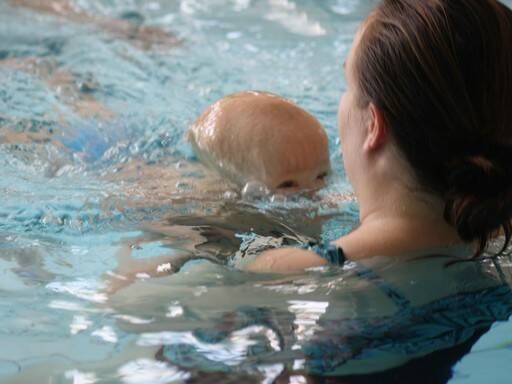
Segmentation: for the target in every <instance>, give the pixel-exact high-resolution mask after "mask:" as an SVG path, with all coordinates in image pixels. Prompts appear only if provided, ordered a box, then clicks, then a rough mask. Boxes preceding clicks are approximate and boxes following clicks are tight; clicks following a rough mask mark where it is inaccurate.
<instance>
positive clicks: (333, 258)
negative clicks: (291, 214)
mask: <svg viewBox="0 0 512 384" xmlns="http://www.w3.org/2000/svg"><path fill="white" fill-rule="evenodd" d="M303 248H304V249H307V250H309V251H312V252H314V253H316V254H317V255H318V256H320V257H321V258H322V259H325V260H327V261H328V262H329V264H332V265H336V266H342V265H343V264H345V262H346V261H347V258H346V256H345V253H344V252H343V249H342V248H340V247H337V246H335V245H332V244H331V243H329V242H325V241H322V242H317V241H309V242H308V243H306V244H305V245H304V246H303ZM356 274H357V276H358V277H360V278H362V279H365V280H367V281H369V282H371V283H373V284H374V285H375V286H377V287H378V288H379V289H380V290H381V291H382V292H384V294H385V295H386V296H387V297H388V298H389V299H390V300H391V301H393V303H394V304H395V305H396V306H397V307H398V308H399V309H400V310H403V309H406V308H408V307H410V305H411V302H410V301H409V299H407V298H406V297H405V296H404V295H402V294H401V293H400V291H399V290H397V289H395V288H394V287H393V286H392V285H391V284H389V283H387V282H386V281H384V280H383V279H382V278H381V277H380V276H378V275H377V274H376V273H375V272H374V271H373V270H371V269H370V268H367V267H363V266H362V265H361V264H359V263H357V270H356Z"/></svg>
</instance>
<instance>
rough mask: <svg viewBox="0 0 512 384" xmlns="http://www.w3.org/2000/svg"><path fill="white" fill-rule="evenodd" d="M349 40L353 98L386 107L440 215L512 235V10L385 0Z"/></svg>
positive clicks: (466, 0)
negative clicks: (441, 207)
mask: <svg viewBox="0 0 512 384" xmlns="http://www.w3.org/2000/svg"><path fill="white" fill-rule="evenodd" d="M363 28H364V29H363V32H362V37H361V40H360V43H359V45H358V47H357V49H356V55H355V64H354V68H355V69H356V73H355V74H356V77H357V79H358V82H359V88H360V95H359V99H360V100H359V101H360V102H361V103H363V104H367V103H369V102H372V103H374V104H375V105H376V106H377V107H378V108H379V109H380V110H381V111H382V113H383V114H384V116H385V119H386V122H387V124H388V126H389V129H390V130H391V133H392V135H393V137H394V139H395V140H396V143H397V146H398V148H399V150H400V151H401V152H402V154H403V155H404V156H405V158H406V159H407V161H408V162H409V164H410V165H411V166H412V168H413V170H414V171H415V174H416V177H417V179H418V180H419V182H420V183H421V184H422V186H423V187H425V188H427V189H428V190H430V191H431V192H433V193H436V194H438V195H439V196H441V197H442V198H444V201H445V219H446V220H447V221H448V222H449V223H451V224H452V225H454V226H455V227H456V229H457V231H458V233H459V236H460V237H461V238H462V239H463V240H465V241H468V242H471V241H477V242H478V244H479V247H478V251H477V255H480V254H481V253H482V252H483V251H484V250H485V248H486V247H487V245H488V242H489V240H490V239H491V238H492V237H493V236H495V235H496V234H497V233H499V231H500V230H501V231H503V233H504V235H505V243H504V246H503V249H502V252H503V250H504V249H505V248H506V247H507V245H508V243H509V242H510V239H511V236H512V227H511V216H512V157H511V155H512V151H511V149H512V11H511V10H510V9H508V8H507V7H506V6H504V5H503V4H501V3H500V2H498V1H496V0H384V1H382V2H381V3H380V4H379V6H377V8H376V9H375V10H374V11H373V13H372V14H371V15H370V17H369V19H368V20H367V22H366V24H365V25H364V27H363Z"/></svg>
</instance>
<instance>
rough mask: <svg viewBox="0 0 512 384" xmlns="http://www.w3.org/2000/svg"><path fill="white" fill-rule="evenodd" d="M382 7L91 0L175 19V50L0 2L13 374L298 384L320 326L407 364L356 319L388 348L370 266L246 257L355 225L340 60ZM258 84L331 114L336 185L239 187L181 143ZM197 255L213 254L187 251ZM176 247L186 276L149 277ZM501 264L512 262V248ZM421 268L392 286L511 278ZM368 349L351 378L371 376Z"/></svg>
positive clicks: (3, 232)
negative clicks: (132, 269)
mask: <svg viewBox="0 0 512 384" xmlns="http://www.w3.org/2000/svg"><path fill="white" fill-rule="evenodd" d="M375 3H376V2H375V1H370V0H368V1H362V0H350V1H348V0H343V1H341V0H340V1H338V0H336V1H335V0H328V1H322V2H311V3H309V4H304V3H302V2H293V1H290V0H268V1H251V0H232V1H229V0H214V1H197V0H181V1H175V2H166V1H152V2H143V1H130V2H121V1H117V0H116V1H98V2H91V1H83V0H76V1H75V2H74V4H75V5H76V6H78V7H79V8H81V9H82V10H85V11H87V12H90V13H92V14H96V15H100V16H98V17H99V18H100V19H101V20H105V19H107V18H117V17H119V16H123V15H124V18H125V19H127V18H132V19H134V18H135V19H137V20H143V22H144V23H145V25H151V26H156V27H159V28H163V29H164V30H166V31H173V32H174V33H175V34H176V35H177V36H178V38H179V39H181V43H180V45H178V46H176V47H167V48H166V47H165V46H164V47H162V46H149V45H148V44H146V43H147V42H145V43H144V44H141V42H140V41H138V40H137V39H136V38H135V39H133V38H128V37H126V36H123V35H122V34H119V31H116V32H115V33H114V32H113V31H112V28H113V27H110V28H105V27H104V25H103V24H104V23H102V22H101V20H100V22H97V23H96V24H94V23H92V24H91V23H82V22H80V21H79V22H77V21H76V20H75V21H63V20H62V19H61V18H58V17H54V16H51V15H48V14H44V13H39V14H38V13H35V12H31V11H29V10H26V9H20V8H14V7H11V6H10V5H9V2H2V3H0V59H1V60H2V62H1V63H0V164H1V167H2V171H1V172H2V175H1V176H2V177H1V178H0V190H1V192H2V201H1V202H0V239H1V240H0V274H1V276H2V279H0V293H1V294H2V296H3V299H2V302H1V303H0V315H1V316H0V318H1V320H0V325H1V326H0V329H2V331H0V332H1V335H0V338H1V345H2V348H0V378H1V379H0V380H2V381H4V378H5V380H6V382H10V381H11V380H12V381H13V382H20V380H21V381H22V382H25V383H31V382H41V378H42V377H45V378H48V380H55V381H58V380H60V381H62V382H73V383H101V382H112V381H122V382H125V383H143V382H144V383H146V382H155V383H158V382H162V383H164V382H174V381H183V380H187V379H191V380H196V381H198V382H208V381H215V380H216V379H217V380H220V381H223V382H228V380H232V381H233V382H268V383H270V382H273V380H275V379H276V378H277V377H281V378H282V380H285V379H284V378H286V380H287V382H290V383H291V382H297V383H299V382H306V380H311V378H307V372H305V371H308V370H309V372H317V371H316V370H315V369H316V367H315V366H314V364H313V363H311V362H310V361H308V359H309V360H311V361H313V360H314V358H316V355H315V353H316V352H315V351H311V350H309V351H308V350H307V348H311V345H313V344H308V343H309V342H311V343H313V342H314V341H315V339H316V338H319V340H325V339H327V340H329V339H333V340H342V341H343V342H345V343H346V344H347V345H351V346H353V347H354V351H355V350H356V349H357V348H359V350H361V351H362V350H366V351H367V355H365V356H366V357H368V356H369V359H370V360H369V361H370V362H371V365H372V367H377V368H380V369H386V368H388V367H395V366H399V365H400V364H403V363H404V362H406V361H407V358H404V357H403V356H398V357H397V356H396V355H393V357H391V358H389V359H388V361H385V360H386V359H382V354H379V353H381V352H382V351H381V350H379V349H378V348H373V346H372V345H371V343H370V344H368V343H366V344H365V343H362V342H361V340H360V339H358V336H359V335H361V334H364V332H369V331H368V329H366V328H364V327H363V324H365V323H364V322H361V323H357V321H354V319H357V318H364V319H365V321H367V320H368V319H373V321H374V323H371V322H370V324H372V327H371V330H374V331H375V333H373V337H374V338H375V340H377V341H376V342H375V343H376V344H378V341H379V342H381V344H382V333H379V329H380V330H382V327H384V328H385V324H387V322H389V321H390V320H389V316H391V318H392V319H394V320H396V318H393V317H392V315H393V314H395V313H396V307H395V306H394V305H393V304H392V303H390V302H389V301H388V300H387V299H386V297H384V296H383V294H382V293H381V292H379V290H377V289H375V287H374V286H373V283H369V282H367V281H365V280H364V279H363V280H361V279H359V278H358V277H357V276H356V275H355V272H354V269H353V266H350V265H348V266H347V267H345V268H344V269H343V270H336V269H334V270H331V269H319V270H314V271H310V272H309V273H307V274H305V275H304V276H299V277H293V278H289V279H282V278H274V277H271V276H264V277H255V276H252V275H249V274H246V273H243V272H241V271H238V270H237V269H236V268H234V267H233V266H232V264H230V261H232V260H233V259H234V258H235V257H236V254H237V251H239V250H240V249H241V247H242V246H244V247H245V246H246V248H244V249H245V250H246V251H247V250H249V251H252V252H253V253H257V252H259V251H261V250H262V249H263V248H262V247H266V246H268V245H269V243H271V242H272V241H274V242H276V243H279V244H278V246H280V245H284V244H287V243H291V244H295V243H297V242H300V241H302V240H304V239H308V238H323V239H326V240H328V239H332V238H335V237H337V236H339V235H341V234H342V233H345V232H347V231H349V230H350V229H351V228H352V226H353V225H355V224H356V218H357V206H356V204H355V202H354V201H352V200H351V199H350V197H348V198H347V193H349V192H350V188H349V186H348V184H347V182H346V180H345V178H344V173H343V169H342V167H341V159H340V155H339V149H338V144H337V141H336V137H337V129H336V123H335V121H336V109H337V103H338V99H339V96H340V94H341V92H342V90H343V89H344V87H345V84H344V80H343V79H342V76H341V63H342V59H343V57H344V56H345V55H346V53H347V51H348V49H349V47H350V44H351V41H352V38H353V35H354V32H355V30H356V28H357V25H358V24H359V22H360V21H361V20H362V19H363V18H364V16H365V15H366V14H367V13H368V11H369V9H370V8H371V6H372V5H373V4H375ZM507 4H511V2H510V1H508V2H507ZM26 26H30V27H29V28H27V27H26ZM149 36H150V38H151V35H149ZM242 89H261V90H267V91H271V92H275V93H278V94H281V95H283V96H286V97H289V98H291V99H293V100H295V101H297V102H298V103H299V104H300V105H302V106H304V107H305V108H306V109H308V110H309V111H310V112H311V113H313V114H314V115H315V116H317V117H318V119H319V120H320V121H321V123H322V124H323V125H324V126H325V127H326V129H327V132H328V136H329V139H330V149H331V154H332V163H333V166H334V173H333V175H332V176H331V177H330V179H329V183H328V186H327V187H326V188H325V189H324V190H322V191H320V192H319V193H318V194H316V195H315V196H313V197H312V196H308V195H306V196H299V197H296V198H291V199H287V200H284V199H282V198H279V197H276V198H274V199H273V200H270V201H269V200H267V199H263V200H250V199H245V200H240V196H241V194H240V191H237V190H236V188H235V187H233V186H232V185H230V184H229V183H226V182H225V181H220V180H218V178H216V177H215V176H214V175H211V174H208V173H207V172H205V171H204V169H202V168H201V167H200V165H198V164H197V163H196V162H195V161H194V155H193V153H192V152H191V150H190V148H189V147H188V145H187V144H186V143H185V141H184V140H183V133H184V132H185V129H186V128H187V126H188V124H189V123H190V122H191V121H193V120H194V119H195V118H196V116H197V114H198V113H199V112H200V111H202V110H203V109H204V107H205V106H206V105H208V104H209V103H211V102H212V101H214V100H216V99H217V98H219V97H221V96H222V95H224V94H227V93H231V92H234V91H238V90H242ZM205 185H206V186H207V187H205ZM205 190H206V193H205ZM198 216H200V217H198ZM269 239H273V240H272V241H271V240H269ZM276 239H277V240H276ZM251 247H252V248H251ZM180 255H186V258H185V259H180V258H179V257H180ZM198 255H200V256H202V257H203V258H207V259H208V260H209V261H208V262H201V261H197V260H195V261H193V262H190V261H189V262H188V263H187V260H188V259H189V258H192V257H197V256H198ZM233 255H235V256H233ZM160 257H162V258H165V257H167V258H169V257H171V259H172V260H171V262H170V263H169V264H170V265H169V266H167V261H166V262H162V263H159V264H158V265H159V266H160V267H161V271H162V273H163V272H164V269H168V268H171V270H173V271H174V269H173V268H176V269H180V272H179V273H177V274H174V275H168V276H163V277H161V278H159V279H153V278H148V277H147V276H148V275H147V274H145V273H144V268H143V267H144V265H145V264H144V263H145V262H146V261H147V260H152V259H155V260H156V259H157V258H160ZM127 259H132V260H134V262H137V263H138V264H137V266H140V267H141V270H140V271H139V272H138V273H137V274H134V275H133V276H131V275H130V274H129V272H127V271H125V270H119V267H118V265H119V263H121V264H122V263H123V262H125V261H126V260H127ZM507 263H508V264H507ZM226 264H227V265H229V266H226ZM235 265H236V263H235ZM430 267H432V268H438V267H439V266H437V265H434V266H430V265H429V268H430ZM502 267H503V269H504V270H505V272H506V273H509V272H508V271H509V270H510V261H509V260H503V261H502ZM394 268H395V269H394ZM415 268H416V269H415V270H414V271H412V272H410V271H409V272H407V271H404V270H401V269H400V268H399V267H395V266H391V267H389V269H388V270H390V271H395V273H387V274H386V279H387V280H386V281H392V282H393V283H394V284H397V285H398V286H399V287H401V288H402V289H403V290H405V291H406V292H408V293H410V294H411V295H412V296H413V297H414V293H415V292H425V291H428V292H429V294H430V295H431V296H432V299H433V298H438V297H443V296H446V295H451V294H453V293H454V292H458V291H459V290H462V291H465V292H466V291H471V289H484V288H488V285H489V286H491V285H493V284H495V283H496V282H497V281H499V279H497V278H496V276H495V275H496V268H495V266H493V265H485V268H482V269H480V268H477V267H472V268H469V267H468V269H467V270H465V269H464V268H462V267H461V269H460V270H457V269H452V270H450V271H449V272H446V273H444V272H443V273H440V275H439V276H437V277H435V278H434V277H429V278H424V277H423V276H422V274H421V273H419V272H418V271H420V270H421V268H420V267H419V266H417V267H415ZM423 268H426V266H423ZM452 271H454V272H452ZM457 271H458V272H457ZM406 272H407V273H409V274H410V275H407V273H406ZM462 272H464V273H465V274H463V273H462ZM400 276H405V277H403V278H401V277H400ZM464 276H468V277H464ZM471 276H472V277H473V280H471V278H470V277H471ZM130 279H132V280H133V282H131V281H130ZM507 279H510V275H507ZM453 281H455V282H456V283H453ZM475 281H478V282H480V283H481V285H478V284H476V283H475ZM447 282H449V284H447ZM130 283H131V284H130ZM413 283H414V284H413ZM109 284H110V285H109ZM457 284H459V285H460V286H456V285H457ZM445 285H446V287H445ZM112 286H116V287H118V288H117V289H118V290H117V291H116V292H115V293H111V291H109V288H111V287H112ZM418 286H419V287H420V288H418ZM431 287H436V289H431ZM438 287H439V288H438ZM445 288H446V289H445ZM430 291H432V292H430ZM494 294H495V296H492V295H490V296H489V297H490V299H489V300H490V301H486V300H487V297H486V298H485V299H482V301H481V302H478V300H475V302H476V304H475V308H476V309H475V311H476V310H477V309H478V308H480V309H481V308H488V309H489V308H490V309H489V310H490V311H494V312H492V313H493V314H494V317H493V316H489V317H485V316H482V317H481V318H483V319H484V320H485V321H487V322H485V321H483V320H482V322H481V323H478V326H479V327H480V328H482V327H483V328H485V327H487V326H489V325H490V324H491V323H492V322H493V321H494V320H497V319H498V320H506V319H507V318H508V316H509V314H508V312H507V310H508V309H509V302H508V301H507V300H508V296H507V295H505V294H504V295H502V296H500V295H498V294H497V293H496V292H494ZM419 296H420V299H421V300H425V298H424V297H423V296H421V295H419ZM491 299H492V300H494V301H492V300H491ZM500 300H501V301H500ZM461 301H462V299H461ZM493 303H494V304H493ZM479 305H480V307H479ZM482 311H483V310H482ZM386 316H388V317H386ZM340 319H344V320H346V322H345V323H344V324H345V325H340V324H338V323H339V322H340ZM336 322H338V323H336ZM329 324H331V325H332V324H335V325H333V326H331V325H329ZM347 324H348V325H347ZM505 324H508V325H509V324H510V323H505ZM379 327H380V328H379ZM464 327H467V324H464V325H463V326H461V328H457V327H455V328H452V329H451V330H452V331H453V332H455V333H456V332H462V333H463V331H464V330H466V329H467V328H464ZM480 328H478V330H479V329H480ZM340 329H342V330H343V332H344V333H343V332H341V331H340ZM478 330H475V329H473V328H471V329H470V331H467V332H468V333H467V335H466V336H465V337H462V338H460V339H459V340H458V341H461V342H466V339H467V338H468V337H469V336H470V334H471V332H473V331H474V332H477V331H478ZM363 331H364V332H363ZM497 331H498V332H500V331H499V328H497ZM340 332H341V333H340ZM493 332H494V330H492V331H491V332H489V333H488V334H487V335H491V336H493V335H494V333H493ZM370 334H371V332H370ZM383 334H386V329H384V331H383ZM501 334H502V333H499V335H501ZM394 335H395V336H397V335H398V334H397V333H395V334H394ZM487 335H486V336H487ZM498 338H499V337H498ZM482 340H485V337H484V339H482ZM350 342H352V343H353V344H350ZM339 344H342V342H340V343H339ZM384 344H385V343H384ZM433 344H435V342H433ZM308 345H309V347H308ZM436 345H437V347H439V346H440V345H442V346H443V347H451V346H450V345H448V344H442V343H440V344H439V343H438V344H436ZM380 347H381V345H380V344H379V348H380ZM372 348H373V349H372ZM492 348H497V349H498V351H499V353H500V354H501V355H500V356H506V357H508V356H509V355H508V354H509V352H507V351H506V349H505V347H503V346H500V345H498V346H497V344H496V343H494V342H491V344H490V349H492ZM384 349H385V348H384ZM426 350H428V348H427V349H426ZM354 351H352V352H354ZM368 351H369V352H368ZM335 352H336V351H334V352H333V350H332V349H331V350H326V351H324V353H325V356H329V357H325V359H326V360H327V359H332V360H335V359H336V358H339V356H338V355H336V353H335ZM338 352H339V353H340V354H342V353H345V354H348V352H347V351H345V350H343V351H338ZM332 353H334V355H336V356H331V355H330V354H332ZM421 353H422V352H421V351H418V355H421ZM482 353H485V352H482ZM372 354H373V355H376V356H377V358H375V359H374V360H372V356H373V355H372ZM358 358H360V356H359V357H358ZM474 358H475V357H474V356H473V355H469V359H474ZM320 360H322V359H320ZM360 360H362V361H363V362H362V363H354V362H353V361H352V362H349V363H347V364H345V366H346V367H347V368H346V370H345V371H344V373H347V372H348V373H353V372H365V369H366V370H368V364H370V362H366V363H365V362H364V359H360ZM383 361H384V362H383ZM358 364H359V365H358ZM365 364H366V365H365ZM386 364H388V365H386ZM478 364H480V363H479V361H478V360H477V362H476V363H475V366H476V367H478ZM461 367H462V368H461V369H464V370H466V371H465V372H470V377H471V375H474V372H475V371H474V370H473V371H472V370H471V369H472V368H471V367H470V368H467V367H466V366H465V365H464V364H462V365H461ZM343 369H344V368H342V371H343ZM205 372H206V373H205ZM13 375H14V376H13ZM496 377H497V380H498V377H499V376H498V374H497V376H496ZM237 380H238V381H237ZM456 380H458V381H456V382H471V381H464V380H461V379H460V376H459V379H456ZM382 382H384V381H382ZM496 382H498V381H496Z"/></svg>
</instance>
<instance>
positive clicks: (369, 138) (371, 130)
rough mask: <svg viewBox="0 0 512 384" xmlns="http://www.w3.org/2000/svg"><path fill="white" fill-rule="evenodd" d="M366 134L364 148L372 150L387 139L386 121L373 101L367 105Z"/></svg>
mask: <svg viewBox="0 0 512 384" xmlns="http://www.w3.org/2000/svg"><path fill="white" fill-rule="evenodd" d="M368 113H369V116H368V123H367V135H366V140H365V142H364V149H365V150H367V151H374V150H377V149H379V148H380V147H381V146H382V145H383V144H384V143H385V142H386V141H387V139H388V132H389V130H388V127H387V122H386V119H385V117H384V114H383V113H382V111H381V110H380V109H379V108H378V107H377V106H376V105H375V104H373V103H370V104H369V106H368Z"/></svg>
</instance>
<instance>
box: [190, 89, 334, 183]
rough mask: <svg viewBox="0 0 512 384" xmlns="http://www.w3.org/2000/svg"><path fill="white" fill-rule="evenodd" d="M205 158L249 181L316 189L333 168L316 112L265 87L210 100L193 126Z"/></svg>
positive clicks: (194, 138)
mask: <svg viewBox="0 0 512 384" xmlns="http://www.w3.org/2000/svg"><path fill="white" fill-rule="evenodd" d="M189 140H190V142H191V144H192V146H193V147H194V151H195V152H196V154H197V156H198V157H199V159H200V160H201V161H202V162H203V163H205V164H206V165H208V166H211V167H213V168H215V169H216V170H218V171H219V172H220V173H221V174H222V175H224V176H226V177H228V178H229V179H231V180H232V181H234V182H235V183H237V184H239V185H241V186H243V185H245V184H246V183H248V182H252V181H254V182H259V183H262V184H263V185H265V186H266V187H267V188H268V189H269V190H271V191H278V192H287V191H298V190H305V189H316V188H319V187H321V186H322V185H323V183H324V178H325V177H326V175H327V173H328V172H329V169H330V162H329V148H328V142H327V135H326V133H325V131H324V129H323V128H322V126H321V125H320V123H319V122H318V120H316V119H315V118H314V117H313V116H312V115H310V114H309V113H308V112H306V111H305V110H303V109H301V108H299V107H298V106H297V105H295V104H293V103H292V102H291V101H289V100H286V99H284V98H282V97H280V96H277V95H273V94H270V93H264V92H240V93H236V94H233V95H230V96H227V97H224V98H222V99H220V100H219V101H217V102H215V103H214V104H212V105H210V106H209V107H208V108H207V109H206V110H205V111H204V112H203V114H202V115H201V116H200V117H199V118H198V119H197V120H196V121H195V122H194V124H192V126H191V127H190V129H189Z"/></svg>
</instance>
